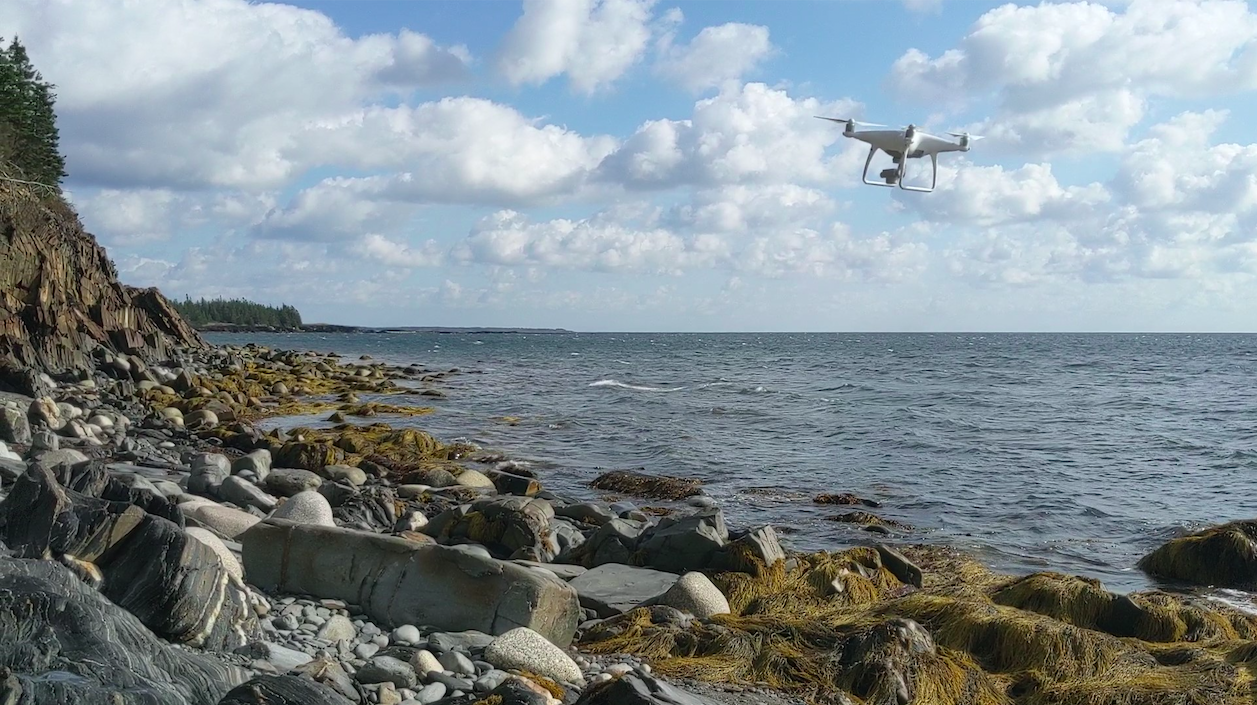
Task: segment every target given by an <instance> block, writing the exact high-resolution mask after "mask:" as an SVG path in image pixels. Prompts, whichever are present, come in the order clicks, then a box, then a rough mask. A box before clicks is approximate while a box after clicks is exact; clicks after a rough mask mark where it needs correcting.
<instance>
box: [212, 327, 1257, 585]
mask: <svg viewBox="0 0 1257 705" xmlns="http://www.w3.org/2000/svg"><path fill="white" fill-rule="evenodd" d="M206 337H207V339H209V340H211V341H212V342H216V343H243V342H257V343H259V344H263V345H268V346H272V347H276V348H284V349H300V350H320V351H334V352H339V353H341V354H344V355H346V356H347V357H346V360H347V361H349V360H353V359H356V358H357V356H358V355H360V354H363V353H366V354H370V355H371V356H373V357H374V358H375V359H377V360H381V361H387V362H393V363H403V364H409V363H412V362H417V363H420V364H423V365H426V366H428V367H431V368H434V369H446V368H454V367H456V368H459V369H460V370H462V371H463V373H462V374H459V375H454V376H452V377H451V378H450V379H449V380H448V381H447V382H444V383H442V387H443V388H445V389H447V390H448V391H449V397H448V398H447V399H436V400H433V399H424V403H431V404H432V405H434V406H435V407H436V408H437V412H436V413H434V414H432V415H430V416H424V417H419V418H416V419H413V420H407V421H405V422H403V423H415V424H416V425H418V426H421V427H423V428H425V429H427V430H429V431H431V432H433V433H434V434H436V435H437V436H438V437H441V438H443V439H445V440H453V439H455V438H465V439H469V440H472V441H474V442H477V443H480V444H482V445H485V446H488V447H493V448H499V449H502V450H505V451H507V452H509V453H510V454H511V455H512V456H515V457H522V458H525V459H528V460H531V461H533V462H534V463H536V464H537V466H538V470H539V471H540V473H541V476H542V478H543V479H544V480H545V482H546V484H547V485H548V486H550V487H552V488H554V489H556V490H558V491H561V492H568V493H572V494H578V495H581V496H586V497H593V496H596V494H595V493H594V492H592V491H591V490H589V489H588V488H587V487H585V486H584V483H586V482H587V481H588V480H590V479H592V478H593V477H595V476H596V475H597V474H599V473H601V472H603V471H605V470H607V469H613V468H644V469H645V470H646V471H649V472H656V473H666V474H672V475H681V476H686V477H697V478H700V479H701V480H703V482H704V483H705V485H706V489H707V492H708V493H709V494H711V495H712V496H713V497H715V498H716V499H717V500H718V501H719V502H720V504H721V505H722V506H723V507H724V509H725V511H726V513H727V515H728V517H729V520H730V522H731V524H732V525H735V526H742V525H748V524H751V523H763V522H774V523H779V524H783V525H786V526H789V527H792V528H794V529H797V533H793V534H791V535H789V536H788V537H787V540H788V541H789V542H790V543H791V544H792V545H793V546H795V547H797V548H801V549H819V548H826V549H833V548H837V547H840V546H843V545H850V544H853V543H869V542H872V541H875V540H887V537H882V536H878V535H875V534H869V533H867V532H864V531H861V530H859V529H858V528H856V527H853V526H850V525H845V524H838V523H834V522H830V521H824V520H823V517H824V516H826V515H832V514H835V513H837V512H840V511H845V510H846V509H848V508H844V507H822V506H817V505H814V504H812V503H811V501H810V498H811V497H812V495H814V494H816V493H819V492H853V493H856V494H858V495H860V496H863V497H869V498H872V499H876V500H878V501H880V502H882V503H883V506H882V507H881V508H880V509H875V510H871V511H873V512H874V513H877V514H879V515H881V516H884V517H887V518H892V519H896V520H899V521H903V522H907V523H908V524H911V525H912V526H914V527H915V528H916V530H915V531H912V532H907V533H904V534H902V535H900V536H898V537H894V538H891V539H890V540H892V541H895V540H902V541H912V542H942V543H947V544H952V545H957V546H960V547H963V548H966V549H969V550H971V551H974V552H976V553H977V554H979V555H980V557H981V558H982V559H983V560H984V561H986V562H987V563H988V564H990V565H992V566H993V567H995V568H997V569H1000V570H1005V571H1010V572H1018V573H1023V572H1031V571H1036V570H1045V569H1049V570H1059V571H1064V572H1070V573H1077V574H1083V575H1089V576H1093V577H1096V578H1099V579H1100V580H1102V581H1104V583H1105V585H1106V586H1107V587H1109V588H1110V589H1114V590H1118V591H1126V590H1133V589H1143V588H1146V587H1149V586H1150V585H1151V584H1150V583H1149V582H1148V580H1147V578H1146V577H1145V576H1144V575H1143V574H1142V573H1141V572H1140V571H1139V570H1138V569H1136V568H1135V567H1134V564H1135V562H1136V561H1137V560H1138V558H1139V557H1140V556H1142V555H1143V554H1145V553H1146V552H1148V551H1149V550H1151V549H1152V548H1155V547H1156V546H1157V545H1159V544H1160V543H1161V542H1162V541H1164V540H1165V539H1166V538H1169V537H1171V536H1173V535H1175V534H1176V533H1177V532H1180V531H1182V530H1184V529H1195V528H1199V527H1200V526H1203V525H1207V524H1213V523H1218V522H1222V521H1226V520H1230V519H1237V518H1251V517H1255V516H1257V494H1250V492H1249V490H1250V489H1251V488H1252V487H1253V485H1254V483H1253V478H1254V476H1257V382H1254V380H1257V336H1246V335H1138V334H1130V335H1117V334H1114V335H1081V334H1080V335H1061V334H1039V335H1025V334H548V335H515V334H484V335H466V334H434V333H422V334H420V333H411V334H407V333H398V334H311V333H303V334H286V335H285V334H209V335H207V336H206ZM502 417H518V419H519V421H518V423H517V424H516V425H510V424H508V423H505V422H504V421H502ZM765 487H767V488H773V489H774V490H775V492H773V493H769V494H765V493H762V492H756V491H748V490H753V489H754V488H765Z"/></svg>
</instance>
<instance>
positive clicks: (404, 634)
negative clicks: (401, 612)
mask: <svg viewBox="0 0 1257 705" xmlns="http://www.w3.org/2000/svg"><path fill="white" fill-rule="evenodd" d="M422 639H423V635H422V634H420V633H419V628H418V627H416V626H415V625H413V624H403V625H402V626H400V627H398V628H396V629H394V630H393V641H394V642H396V643H399V644H406V645H410V644H418V643H419V642H420V640H422Z"/></svg>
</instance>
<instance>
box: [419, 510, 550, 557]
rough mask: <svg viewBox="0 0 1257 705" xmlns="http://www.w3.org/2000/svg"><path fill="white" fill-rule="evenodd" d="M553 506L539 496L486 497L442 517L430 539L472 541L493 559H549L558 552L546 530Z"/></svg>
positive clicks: (447, 541) (449, 541) (452, 541)
mask: <svg viewBox="0 0 1257 705" xmlns="http://www.w3.org/2000/svg"><path fill="white" fill-rule="evenodd" d="M553 518H554V508H553V507H552V506H551V505H550V503H549V502H547V501H545V500H543V499H531V498H528V497H518V496H509V497H487V498H484V499H479V500H476V501H475V502H472V504H471V506H470V508H469V509H468V510H467V511H465V512H458V513H456V514H455V515H453V516H451V517H449V518H448V519H447V520H442V521H441V522H440V523H439V524H438V523H437V522H435V521H434V522H433V523H434V524H436V525H437V526H438V527H439V530H438V531H437V532H436V533H431V535H432V536H433V538H435V539H437V540H438V541H440V542H442V543H457V542H462V541H473V542H475V543H478V544H481V545H483V546H484V547H485V548H487V549H489V552H490V553H492V554H493V556H494V557H495V558H517V559H524V560H533V561H541V562H549V561H551V560H553V559H554V556H555V554H557V553H558V552H559V549H558V545H557V543H556V542H555V539H554V536H553V534H552V533H551V531H550V521H551V520H552V519H553Z"/></svg>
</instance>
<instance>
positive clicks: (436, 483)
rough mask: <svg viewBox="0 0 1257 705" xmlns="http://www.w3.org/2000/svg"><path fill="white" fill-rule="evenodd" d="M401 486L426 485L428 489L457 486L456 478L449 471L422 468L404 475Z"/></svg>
mask: <svg viewBox="0 0 1257 705" xmlns="http://www.w3.org/2000/svg"><path fill="white" fill-rule="evenodd" d="M402 482H403V484H407V485H427V486H428V487H453V486H454V485H457V484H458V478H456V477H454V474H453V473H451V472H450V471H449V470H442V469H440V468H424V469H420V470H414V471H412V472H410V473H409V474H407V475H406V477H405V478H404V480H403V481H402Z"/></svg>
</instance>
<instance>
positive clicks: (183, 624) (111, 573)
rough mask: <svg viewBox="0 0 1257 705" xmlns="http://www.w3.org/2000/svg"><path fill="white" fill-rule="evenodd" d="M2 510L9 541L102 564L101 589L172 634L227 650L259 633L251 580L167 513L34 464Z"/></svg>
mask: <svg viewBox="0 0 1257 705" xmlns="http://www.w3.org/2000/svg"><path fill="white" fill-rule="evenodd" d="M84 472H85V473H90V467H87V468H84ZM71 484H77V485H78V486H83V487H85V488H89V489H90V487H91V485H90V483H73V482H72V483H71ZM0 514H2V515H3V521H4V539H5V543H6V544H7V545H8V546H9V547H10V548H12V549H13V550H14V551H16V552H18V553H19V555H21V556H23V557H30V558H43V557H53V558H58V559H61V560H65V561H67V562H69V563H71V564H73V565H76V566H80V567H82V568H83V570H85V571H86V572H88V573H89V574H93V575H94V574H95V573H96V572H98V573H99V576H100V582H101V586H100V589H101V592H102V593H103V594H104V595H105V596H106V597H108V598H109V599H110V600H112V601H113V602H114V603H115V604H117V605H118V606H120V607H122V608H123V609H125V610H127V611H128V612H131V613H132V614H134V615H135V616H136V617H138V618H139V619H140V621H141V622H143V623H144V625H145V626H147V627H148V628H149V629H152V630H153V632H155V633H156V634H158V635H159V636H162V637H163V638H166V639H169V640H171V641H174V642H178V643H184V644H189V645H192V646H203V647H206V648H211V649H223V648H234V647H236V646H239V645H241V644H243V643H244V642H245V641H247V639H248V638H249V637H250V636H252V635H254V634H256V633H257V632H258V629H259V626H258V623H257V616H256V613H255V612H254V609H253V604H252V596H251V595H250V593H249V591H248V588H247V587H245V585H244V584H243V583H241V582H240V580H239V579H238V578H236V577H235V576H233V575H232V574H231V571H230V570H229V569H228V567H227V566H226V565H224V563H223V561H222V559H221V558H219V556H218V555H217V554H216V553H215V552H214V550H213V549H212V548H210V547H209V546H207V545H206V544H204V543H203V542H201V541H197V540H195V539H193V538H192V537H190V536H189V535H188V534H187V533H186V532H185V531H184V530H183V529H182V528H180V527H179V525H177V524H175V523H174V522H171V521H170V520H168V519H165V518H162V517H160V516H157V515H155V514H149V513H148V512H146V511H145V510H144V509H142V508H140V507H138V506H136V505H134V504H126V503H123V502H121V501H109V500H105V499H101V498H99V497H93V496H90V495H86V494H82V493H79V492H75V491H74V490H71V489H67V488H65V487H63V486H62V485H61V484H60V483H59V482H58V481H57V479H56V478H55V477H54V476H53V475H52V473H51V471H49V470H48V469H47V468H46V467H42V466H40V465H38V464H35V463H32V464H31V465H30V467H29V468H28V469H27V472H26V474H24V475H23V476H22V477H20V478H18V481H17V482H16V483H15V484H14V487H13V490H12V491H11V492H10V494H9V496H8V497H7V498H6V499H5V501H4V502H3V504H0Z"/></svg>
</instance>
